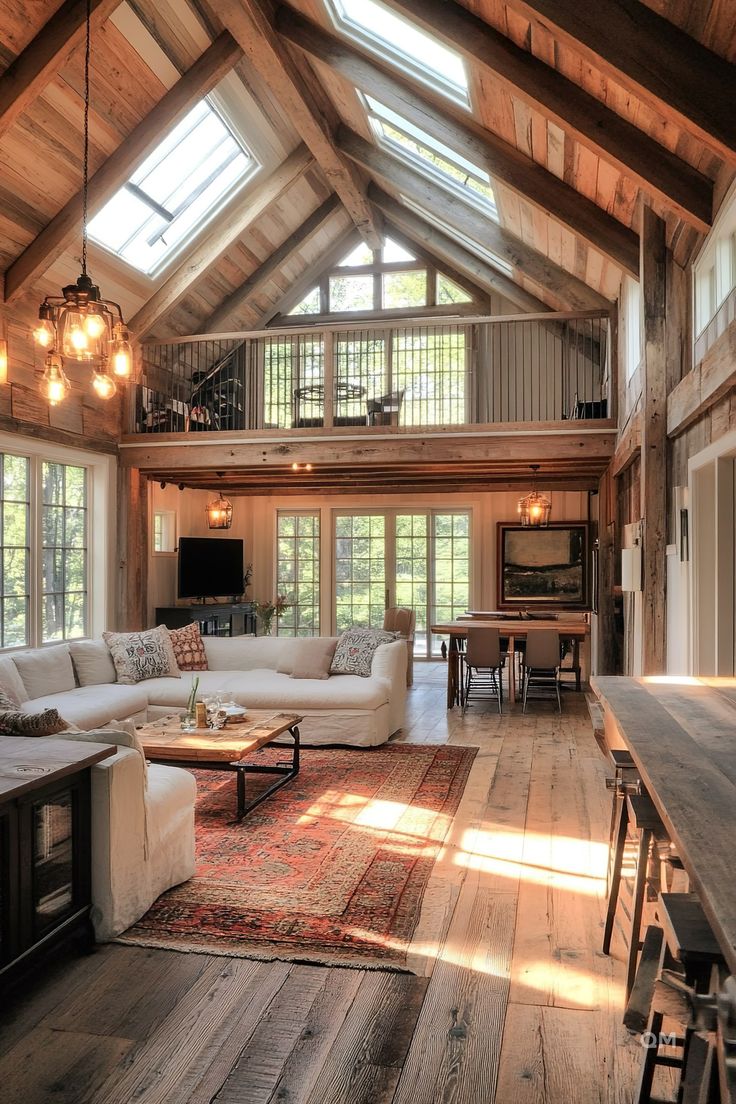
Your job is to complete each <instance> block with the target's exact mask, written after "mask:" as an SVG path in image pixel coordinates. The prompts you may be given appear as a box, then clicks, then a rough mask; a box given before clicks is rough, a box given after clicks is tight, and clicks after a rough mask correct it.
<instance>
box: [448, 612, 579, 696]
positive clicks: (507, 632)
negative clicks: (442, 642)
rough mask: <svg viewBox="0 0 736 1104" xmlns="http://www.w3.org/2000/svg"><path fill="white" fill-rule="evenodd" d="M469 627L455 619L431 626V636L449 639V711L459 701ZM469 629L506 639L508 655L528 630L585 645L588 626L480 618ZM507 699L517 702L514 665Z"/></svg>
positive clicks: (465, 621)
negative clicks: (461, 663) (545, 631)
mask: <svg viewBox="0 0 736 1104" xmlns="http://www.w3.org/2000/svg"><path fill="white" fill-rule="evenodd" d="M469 624H471V622H470V621H469V620H467V619H466V620H463V619H462V618H457V619H456V620H454V621H446V622H444V623H442V624H436V625H431V626H430V632H433V633H436V634H437V635H438V636H448V637H449V638H450V647H449V651H448V656H447V708H448V709H452V708H453V706H455V705H457V704H458V703H459V701H460V680H459V661H460V651H461V647H462V642H463V641H464V640H465V639H466V638H467V635H468V626H469ZM472 625H473V627H475V626H476V625H479V626H485V627H490V628H496V629H498V630H499V631H500V632H501V633H502V635H503V636H508V641H509V644H508V653H509V655H511V654H513V653H514V652H515V651H516V650H517V644H518V643H519V642H522V641H525V640H526V637H527V633H528V631H529V629H530V628H531V629H532V631H533V630H534V628H548V629H555V630H556V631H559V633H560V636H562V637H564V638H565V639H569V640H572V641H574V642H575V643H576V644H577V646H578V648H579V647H580V643H581V642H582V641H584V640H585V639H586V638H587V637H588V636H589V635H590V625H587V624H586V623H585V622H584V621H567V622H564V623H562V624H560V623H559V622H557V621H546V622H545V621H522V620H520V619H519V620H517V619H516V618H510V619H509V620H505V619H504V620H500V619H499V620H494V619H493V618H489V619H488V620H487V621H484V620H481V619H480V618H473V620H472ZM509 697H510V699H511V701H515V700H516V674H515V671H514V664H513V663H510V664H509Z"/></svg>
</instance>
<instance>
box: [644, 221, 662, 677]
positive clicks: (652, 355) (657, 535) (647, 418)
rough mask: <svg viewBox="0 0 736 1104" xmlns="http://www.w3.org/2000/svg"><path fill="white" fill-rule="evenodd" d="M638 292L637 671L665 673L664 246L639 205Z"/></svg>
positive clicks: (659, 231)
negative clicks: (640, 548) (640, 551)
mask: <svg viewBox="0 0 736 1104" xmlns="http://www.w3.org/2000/svg"><path fill="white" fill-rule="evenodd" d="M640 243H641V294H642V305H643V314H644V357H643V368H644V380H643V389H642V399H643V403H642V406H643V411H642V412H643V417H642V439H641V505H642V514H643V518H644V527H643V533H644V557H643V564H642V567H643V572H642V574H643V579H642V584H643V595H642V598H643V619H642V622H643V623H642V635H643V640H642V669H643V673H644V674H645V675H658V674H663V673H664V672H665V671H666V664H667V656H666V651H665V624H666V622H665V617H666V606H665V602H666V585H667V584H666V579H667V575H666V572H667V563H666V553H665V549H666V545H667V533H666V520H667V514H666V510H667V346H666V325H665V315H666V290H667V280H666V273H667V245H666V238H665V223H664V221H663V220H662V219H661V218H659V216H658V215H656V214H655V213H654V211H652V209H651V207H648V206H646V205H643V206H642V212H641V235H640Z"/></svg>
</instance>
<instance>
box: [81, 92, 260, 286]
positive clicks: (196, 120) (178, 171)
mask: <svg viewBox="0 0 736 1104" xmlns="http://www.w3.org/2000/svg"><path fill="white" fill-rule="evenodd" d="M257 168H258V164H257V162H256V160H255V158H254V157H253V156H252V154H251V153H250V152H249V151H248V150H247V149H246V148H245V147H244V146H243V145H242V144H241V142H240V141H239V140H238V139H237V138H236V137H235V135H234V134H233V132H232V131H231V130H230V128H229V127H228V126H227V125H226V124H225V122H224V120H223V119H222V117H221V116H220V115H219V113H218V112H217V111H216V110H215V109H214V107H213V106H212V105H211V104H210V102H209V101H208V100H206V99H204V100H202V101H201V102H200V103H198V104H197V106H196V107H194V108H192V110H191V111H190V112H189V113H188V114H187V115H186V116H185V117H184V119H182V121H181V122H180V123H179V124H178V125H177V126H175V127H174V129H173V130H172V131H171V132H170V133H169V134H168V135H167V136H166V138H164V140H163V141H162V142H161V143H160V144H159V145H158V146H157V147H156V149H155V150H154V151H153V152H152V153H151V154H149V156H148V157H147V158H146V159H145V161H144V162H143V164H142V165H140V166H139V167H138V168H137V169H136V171H135V172H134V173H133V175H132V176H131V177H130V179H129V180H128V181H127V182H126V183H125V184H124V185H123V187H122V188H120V189H119V190H118V191H117V192H116V193H115V195H114V196H113V197H112V199H110V200H109V201H108V202H107V203H106V204H105V206H104V207H103V208H102V210H101V211H99V213H98V214H97V215H95V217H94V218H93V219H91V220H90V224H89V235H90V238H92V239H93V240H94V241H96V242H98V243H99V244H100V245H103V246H105V248H106V249H109V250H110V251H111V252H113V253H115V254H116V255H117V256H118V257H121V258H122V259H123V260H124V261H127V262H128V263H129V264H131V265H133V267H134V268H137V269H139V270H140V271H141V272H145V273H146V274H148V275H150V274H152V273H155V272H156V270H157V269H159V268H160V267H161V266H162V265H163V264H164V262H165V261H167V260H169V259H170V258H171V256H172V255H173V254H174V253H175V252H176V250H177V249H178V248H179V247H180V246H181V245H182V244H183V243H184V242H185V241H186V240H188V239H189V238H191V237H192V236H193V234H195V233H196V232H197V231H198V230H199V229H200V228H201V227H202V226H203V225H204V224H205V223H206V222H209V221H210V219H211V218H212V217H213V216H214V215H215V214H216V213H217V211H218V210H219V209H220V208H221V207H222V205H223V203H224V202H225V201H226V200H227V199H229V198H230V196H231V195H232V194H233V193H234V192H235V191H236V190H237V189H238V188H240V187H241V186H242V185H243V184H244V183H245V181H246V180H247V179H248V178H249V177H250V176H252V174H253V173H254V172H255V171H256V170H257Z"/></svg>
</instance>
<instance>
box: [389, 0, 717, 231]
mask: <svg viewBox="0 0 736 1104" xmlns="http://www.w3.org/2000/svg"><path fill="white" fill-rule="evenodd" d="M386 2H387V3H388V4H389V5H390V6H391V7H393V8H396V9H397V11H399V12H400V13H401V14H402V15H404V16H406V17H407V18H408V19H410V20H412V21H413V22H415V23H419V24H420V25H422V26H423V27H425V28H426V29H427V30H428V31H429V32H430V33H431V34H433V35H436V36H437V37H438V38H439V39H441V40H443V41H445V42H448V43H449V44H450V45H452V46H454V47H455V48H456V49H457V50H459V51H460V53H461V54H463V56H464V57H466V58H468V60H469V61H470V62H471V64H472V65H473V66H475V67H479V68H480V70H481V72H485V73H487V74H489V75H490V76H491V78H493V79H499V80H501V81H502V82H503V83H504V84H505V85H506V86H507V87H509V88H510V90H511V92H512V94H513V95H514V96H518V97H520V98H522V99H524V100H525V101H526V102H527V103H529V104H531V105H532V106H533V107H535V108H536V109H537V110H538V111H541V112H542V114H543V115H545V116H546V117H547V118H548V119H551V120H552V121H553V122H554V123H556V124H557V125H558V126H559V127H561V128H562V129H563V130H565V131H566V132H567V133H568V134H571V135H572V136H573V137H574V138H575V139H576V141H578V142H579V143H580V144H581V145H582V146H585V148H586V149H590V150H592V151H593V152H594V153H595V154H597V156H599V157H602V158H603V159H604V160H606V161H609V162H610V163H611V164H612V165H615V166H616V167H617V168H618V169H619V170H620V171H621V172H622V173H624V174H626V175H627V176H629V177H631V178H632V179H634V180H635V181H636V182H637V183H638V184H639V185H640V187H642V188H644V189H645V190H646V191H647V192H649V193H650V194H651V195H652V196H653V197H655V198H656V199H658V200H660V201H661V202H662V203H665V204H667V206H668V207H670V208H672V209H673V210H674V211H675V212H676V213H677V214H678V215H679V216H680V218H683V219H685V220H686V221H687V222H689V223H691V224H692V225H693V226H694V227H696V228H697V229H698V230H699V231H701V232H702V233H707V231H708V229H709V228H710V225H711V223H712V215H713V210H712V208H713V185H712V183H711V181H710V180H708V178H707V177H706V176H704V175H703V174H702V173H699V172H698V171H697V170H696V169H694V168H692V167H691V166H690V165H689V164H688V163H687V162H686V161H683V160H682V159H681V158H679V157H678V156H677V155H676V154H674V153H672V152H670V150H668V149H666V147H664V146H661V145H659V143H658V142H656V141H655V140H654V139H653V138H650V137H649V136H648V135H647V134H645V133H644V132H643V131H641V130H639V129H638V127H636V126H635V125H634V124H633V123H630V122H629V121H628V120H627V119H624V118H622V117H621V116H620V115H617V114H616V113H615V112H614V111H612V110H611V109H610V108H608V107H606V105H605V104H603V103H601V101H600V100H598V99H596V97H595V96H592V95H590V94H589V93H588V92H585V91H584V90H583V89H582V88H580V87H579V85H577V84H575V83H574V82H573V81H571V80H568V79H567V78H566V77H564V76H563V75H562V74H561V73H559V72H557V70H556V69H552V68H550V67H549V66H548V65H546V64H545V63H544V62H543V61H541V60H540V59H539V58H536V57H534V55H533V54H531V53H529V52H528V51H527V50H524V49H522V48H521V47H519V46H517V45H515V43H513V42H512V41H511V40H510V39H508V38H506V37H505V36H504V35H503V34H501V33H500V32H499V31H497V30H495V29H494V28H493V27H491V26H489V24H488V23H486V22H485V21H484V20H483V19H481V18H480V17H479V16H477V15H474V14H473V13H472V12H470V11H468V10H467V9H466V8H464V7H463V6H462V5H461V4H458V3H454V2H449V3H448V0H422V3H421V4H417V3H415V2H414V0H386ZM607 2H608V3H610V0H607ZM633 2H634V3H637V4H638V3H639V0H633ZM555 4H556V0H550V3H549V5H548V6H550V7H552V8H554V7H555ZM570 6H571V7H572V6H573V5H572V3H571V4H570ZM577 10H578V9H577V7H576V12H577ZM588 14H589V16H590V19H591V20H593V19H595V20H598V19H600V28H601V31H602V33H604V34H606V35H608V34H609V31H608V26H607V24H606V21H605V19H604V18H603V16H601V15H600V11H599V8H598V6H597V5H591V6H590V10H589V13H588ZM721 96H722V98H723V99H725V100H727V99H728V97H726V96H724V94H723V90H721Z"/></svg>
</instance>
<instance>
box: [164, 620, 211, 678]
mask: <svg viewBox="0 0 736 1104" xmlns="http://www.w3.org/2000/svg"><path fill="white" fill-rule="evenodd" d="M169 639H170V640H171V646H172V648H173V649H174V655H175V657H176V662H177V666H178V668H179V670H180V671H206V670H207V667H208V664H207V653H206V652H205V650H204V644H203V643H202V634H201V632H200V631H199V625H198V624H197V622H196V621H193V622H192V624H191V625H183V626H182V628H180V629H169Z"/></svg>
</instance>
